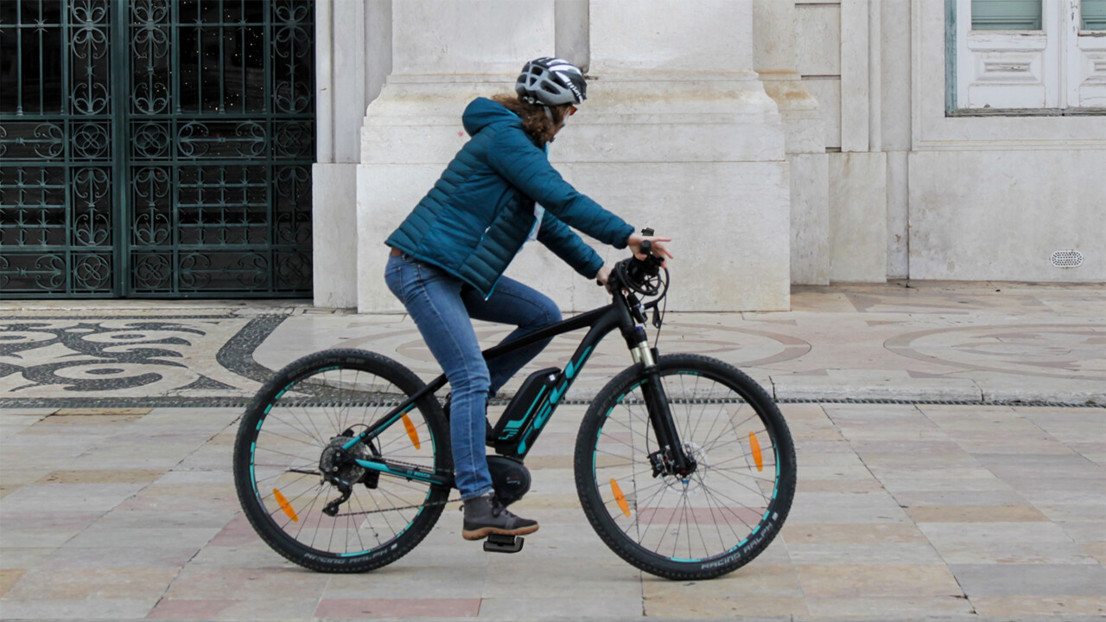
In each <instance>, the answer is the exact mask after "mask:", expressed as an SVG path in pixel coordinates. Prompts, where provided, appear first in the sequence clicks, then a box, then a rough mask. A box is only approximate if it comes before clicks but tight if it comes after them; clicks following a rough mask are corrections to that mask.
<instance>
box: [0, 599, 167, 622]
mask: <svg viewBox="0 0 1106 622" xmlns="http://www.w3.org/2000/svg"><path fill="white" fill-rule="evenodd" d="M156 602H157V599H156V598H153V599H147V600H133V599H125V598H85V599H66V598H55V599H49V600H46V599H33V600H23V599H15V598H5V599H4V600H3V601H0V609H3V612H4V618H5V619H7V620H57V621H61V620H111V621H113V622H118V621H119V620H133V619H142V618H145V617H146V614H147V613H149V611H150V609H152V608H153V606H154V604H155V603H156Z"/></svg>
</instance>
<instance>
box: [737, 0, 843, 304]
mask: <svg viewBox="0 0 1106 622" xmlns="http://www.w3.org/2000/svg"><path fill="white" fill-rule="evenodd" d="M795 24H796V11H795V2H794V0H754V2H753V37H754V54H753V57H754V64H755V67H756V70H757V73H758V74H759V76H760V79H761V80H763V81H764V88H765V90H766V91H767V92H768V95H769V96H770V97H771V98H772V99H773V100H774V101H775V102H776V105H777V106H778V107H779V111H780V116H781V117H782V118H783V128H784V136H785V139H786V151H787V162H788V164H790V167H791V282H792V283H803V284H818V285H824V284H826V283H829V271H830V248H829V237H830V230H829V177H828V175H829V168H828V166H829V158H828V156H827V155H826V144H825V130H824V129H823V122H822V117H821V114H820V112H819V109H818V101H817V100H816V99H814V97H813V96H811V95H810V93H808V92H807V90H806V88H805V87H804V86H803V83H802V75H800V74H799V72H798V71H797V67H798V63H797V59H796V56H795V49H796V47H797V46H796V42H795V36H796V32H795Z"/></svg>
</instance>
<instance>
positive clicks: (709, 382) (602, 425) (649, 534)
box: [577, 356, 795, 579]
mask: <svg viewBox="0 0 1106 622" xmlns="http://www.w3.org/2000/svg"><path fill="white" fill-rule="evenodd" d="M659 367H660V368H661V370H660V373H661V376H662V382H663V385H664V388H665V391H666V393H667V396H668V400H669V404H670V408H671V411H672V415H673V419H674V421H675V423H676V426H677V429H678V432H679V435H680V439H681V442H682V443H683V446H684V449H685V452H686V453H687V455H688V456H689V457H690V458H692V459H693V460H695V462H696V465H697V466H696V468H695V470H694V472H693V473H691V474H690V475H689V476H687V477H683V478H681V477H678V476H675V475H667V474H664V473H657V470H658V465H659V460H661V456H660V454H657V453H656V452H658V451H659V450H660V448H659V447H658V446H657V441H656V437H655V435H654V431H653V428H652V426H651V425H650V423H649V413H648V410H647V407H646V401H645V397H644V395H643V387H642V385H643V383H644V382H645V381H644V380H643V379H642V378H641V377H640V376H636V374H632V375H629V376H627V375H626V374H623V376H620V378H622V382H621V383H619V382H618V380H619V379H616V380H615V381H614V382H612V383H611V385H608V388H609V389H611V390H610V391H609V392H608V391H607V390H606V389H605V390H604V392H603V393H601V395H600V397H599V398H598V399H597V402H596V404H595V405H594V406H593V409H594V410H595V413H594V414H592V413H589V418H594V420H593V425H592V426H591V429H590V430H589V434H593V436H592V437H591V440H590V445H591V447H590V448H588V449H590V455H587V454H585V455H583V456H581V455H579V452H580V448H578V460H579V459H581V458H582V459H583V461H584V462H586V464H585V465H578V466H585V469H583V470H582V472H581V469H578V472H577V477H578V487H579V490H580V493H581V501H582V502H585V507H587V505H586V504H587V502H588V501H590V502H591V503H592V507H591V508H590V510H589V518H590V519H592V523H593V525H594V526H596V528H597V531H599V532H600V535H601V536H602V537H604V539H605V540H606V541H607V543H608V545H610V546H611V547H612V549H613V550H615V552H617V553H618V554H619V555H621V556H622V557H623V558H624V559H627V561H630V562H631V563H633V564H635V565H637V566H638V567H640V568H642V569H644V570H646V571H648V572H652V573H654V574H658V575H661V576H666V577H670V578H679V579H692V578H709V577H712V576H718V575H720V574H724V573H726V572H730V571H732V570H734V569H736V568H738V567H740V566H742V565H744V564H745V563H748V562H749V561H751V560H752V559H753V558H754V557H756V555H758V554H759V553H760V552H761V551H762V550H763V549H764V548H765V547H766V546H767V545H768V543H769V542H770V541H771V539H772V538H773V537H775V535H776V533H777V532H778V530H779V528H780V526H781V525H782V523H783V521H784V519H785V518H786V515H787V511H788V509H789V507H790V503H791V498H792V496H793V494H794V481H795V464H794V449H793V446H792V443H791V438H790V435H789V433H788V432H787V428H786V424H785V423H784V421H783V419H782V417H781V416H780V415H779V411H778V409H777V408H776V407H775V404H774V403H772V401H771V399H770V398H768V396H767V395H766V394H764V392H763V390H762V389H760V387H759V386H757V385H756V384H755V383H754V382H753V381H752V380H751V379H749V378H748V377H747V376H745V375H744V374H741V372H739V371H738V370H736V369H734V368H732V367H730V366H728V365H726V364H724V363H721V362H720V361H712V360H709V359H705V358H703V357H690V356H683V357H679V356H677V357H668V358H667V360H665V361H664V362H663V363H662V364H660V365H659ZM635 376H636V377H635ZM619 385H621V386H619ZM584 440H585V439H583V438H582V439H581V441H584ZM651 455H652V456H653V457H652V458H651Z"/></svg>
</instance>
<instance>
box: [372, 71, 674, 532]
mask: <svg viewBox="0 0 1106 622" xmlns="http://www.w3.org/2000/svg"><path fill="white" fill-rule="evenodd" d="M515 91H516V95H513V96H508V95H504V96H498V97H495V98H493V99H486V98H478V99H476V100H474V101H473V102H472V103H470V104H469V105H468V107H467V108H466V109H465V112H464V114H463V116H462V121H463V123H464V127H465V130H466V131H467V132H468V134H469V136H470V137H471V138H470V140H469V141H468V142H467V143H466V144H465V146H464V147H462V149H461V151H460V152H458V153H457V155H456V156H455V157H454V158H453V161H452V162H450V163H449V166H448V167H447V168H446V170H445V171H444V172H443V173H442V176H441V178H440V179H439V180H438V182H437V183H436V184H435V185H434V187H433V188H432V189H431V190H430V192H429V193H428V194H427V195H426V197H425V198H423V199H422V201H420V202H419V204H418V205H417V206H416V207H415V209H414V210H413V211H412V212H411V214H410V215H409V216H408V217H407V218H406V219H405V220H404V221H403V223H402V224H401V225H400V226H399V228H398V229H396V231H395V232H394V233H392V235H391V236H390V237H389V238H388V240H387V242H386V243H387V245H388V246H390V247H391V249H392V250H391V253H390V257H389V259H388V265H387V268H386V270H385V280H386V281H387V284H388V288H389V289H390V290H391V291H392V293H393V294H395V295H396V297H397V298H399V300H400V301H401V302H403V305H404V306H405V307H406V309H407V312H408V313H409V314H410V315H411V318H412V319H413V320H414V321H415V324H416V325H417V326H418V329H419V332H420V333H421V334H422V337H423V339H424V340H425V341H426V344H427V346H428V347H429V349H430V351H431V353H432V354H433V355H434V358H435V359H436V360H437V362H438V364H439V365H440V366H441V367H442V370H443V371H444V372H445V374H446V377H447V378H448V379H449V383H450V386H451V389H452V394H451V401H450V440H451V448H452V450H453V465H454V476H455V483H456V486H457V488H458V489H459V490H460V492H461V498H462V499H463V500H464V527H463V530H462V536H463V537H464V538H465V539H466V540H478V539H481V538H485V537H487V536H488V535H489V534H492V533H497V534H506V535H525V534H529V533H533V532H534V531H537V529H538V524H537V522H536V521H533V520H528V519H524V518H521V517H519V516H516V515H515V514H513V513H511V512H510V511H508V510H506V509H505V508H504V507H503V504H502V503H501V502H500V501H499V500H498V499H497V498H496V497H495V493H494V490H493V487H492V480H491V475H490V474H489V472H488V464H487V459H486V457H485V450H484V447H485V430H486V426H487V419H486V416H487V413H486V409H487V401H488V399H490V397H491V396H493V395H495V393H496V392H497V391H498V390H499V388H500V387H502V386H503V385H504V384H505V383H506V382H507V381H508V380H510V378H511V377H512V376H514V374H515V373H516V372H517V371H518V370H519V369H521V368H522V367H523V366H524V365H526V363H527V362H529V361H530V360H531V359H532V358H533V357H534V356H536V355H537V354H538V353H539V352H540V351H541V349H542V348H543V347H544V346H545V345H546V343H547V342H546V343H539V344H535V345H533V346H530V347H528V348H524V349H522V350H519V351H517V352H514V353H511V354H510V355H507V356H502V357H498V358H496V359H493V360H492V361H491V362H485V361H484V358H483V356H482V355H481V348H480V345H479V343H478V341H477V338H476V332H475V330H474V328H473V325H472V320H473V319H478V320H485V321H490V322H497V323H502V324H510V325H514V326H517V327H518V328H517V329H516V330H515V331H513V332H512V333H511V334H510V335H508V336H507V338H506V339H508V340H509V339H513V338H515V337H519V336H522V335H525V334H528V333H531V332H534V331H536V330H538V329H540V328H542V327H544V326H548V325H550V324H553V323H556V322H558V321H560V319H561V314H560V311H559V310H558V309H557V307H556V305H555V304H554V303H553V301H552V300H550V299H549V298H548V297H546V296H545V295H543V294H541V293H540V292H538V291H536V290H534V289H532V288H530V287H528V286H526V285H523V284H522V283H520V282H518V281H515V280H513V279H510V278H508V277H505V276H503V271H504V270H506V268H507V265H508V264H509V263H510V262H511V260H512V259H513V258H514V256H515V255H516V254H517V253H518V252H519V250H521V248H522V246H523V244H524V243H525V242H526V241H527V240H534V239H536V240H538V241H539V242H541V243H542V244H544V245H545V246H547V247H548V248H549V249H550V250H552V251H553V252H554V253H555V254H556V255H557V256H558V257H560V258H561V259H563V260H564V261H565V262H566V263H568V264H569V265H570V266H572V267H573V268H574V269H575V270H576V271H577V272H578V273H580V274H581V275H582V276H585V277H587V278H589V279H596V280H597V281H599V282H600V283H602V284H605V283H606V281H607V278H608V276H609V274H610V268H608V267H607V266H604V265H603V260H602V258H601V257H600V256H599V255H598V253H596V252H595V251H594V250H593V249H592V248H590V247H589V246H587V245H586V244H585V243H584V242H583V240H581V239H580V237H579V236H578V235H577V234H576V233H575V232H573V231H572V229H570V228H569V227H573V228H575V229H579V230H580V231H583V232H584V233H587V234H588V235H590V236H592V237H594V238H595V239H597V240H599V241H601V242H605V243H607V244H610V245H611V246H614V247H615V248H625V247H626V246H629V247H630V248H631V249H632V250H633V252H634V253H635V255H640V254H641V253H640V251H641V244H642V242H645V241H649V242H650V243H651V244H652V249H653V252H654V253H655V254H657V256H659V257H662V258H664V257H672V255H671V254H670V253H669V252H668V251H667V249H666V248H665V246H664V242H667V241H669V240H668V239H665V238H655V237H646V236H641V235H638V234H636V233H634V231H635V229H634V227H632V226H630V225H629V224H627V223H626V222H625V221H623V220H622V219H621V218H619V217H618V216H615V215H614V214H612V213H610V212H608V211H607V210H605V209H603V208H602V207H601V206H600V205H599V204H598V203H596V202H595V201H593V200H591V199H590V198H588V197H586V196H584V195H583V194H581V193H579V192H578V191H576V189H575V188H573V187H572V186H571V185H570V184H569V183H568V182H566V181H565V180H564V179H563V178H562V177H561V175H560V174H559V173H557V171H556V170H555V169H554V168H553V167H552V165H551V164H550V163H549V158H548V154H547V149H548V147H547V144H548V143H550V142H553V138H554V136H555V135H556V134H557V132H559V131H560V130H561V129H562V128H563V127H564V125H565V120H566V119H567V118H568V117H570V116H572V115H573V114H575V112H576V106H577V105H579V104H580V103H582V102H583V101H584V100H585V99H587V84H586V83H585V81H584V76H583V74H582V73H581V72H580V70H579V69H578V68H577V67H575V66H573V65H572V64H570V63H568V62H567V61H564V60H561V59H557V58H538V59H535V60H532V61H530V62H528V63H526V65H525V67H523V70H522V73H521V75H519V77H518V81H517V83H516V85H515Z"/></svg>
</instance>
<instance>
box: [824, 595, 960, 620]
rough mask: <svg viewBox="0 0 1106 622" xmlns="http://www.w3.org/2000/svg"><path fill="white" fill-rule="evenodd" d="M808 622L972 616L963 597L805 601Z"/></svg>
mask: <svg viewBox="0 0 1106 622" xmlns="http://www.w3.org/2000/svg"><path fill="white" fill-rule="evenodd" d="M806 603H807V608H808V609H809V610H810V616H811V618H812V619H843V620H857V619H871V620H938V619H944V618H946V617H949V618H952V619H959V616H970V615H972V603H971V602H969V601H968V599H967V598H964V597H963V596H928V597H911V596H885V597H879V596H875V597H862V598H808V599H807V601H806Z"/></svg>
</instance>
